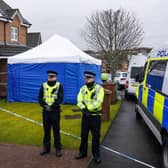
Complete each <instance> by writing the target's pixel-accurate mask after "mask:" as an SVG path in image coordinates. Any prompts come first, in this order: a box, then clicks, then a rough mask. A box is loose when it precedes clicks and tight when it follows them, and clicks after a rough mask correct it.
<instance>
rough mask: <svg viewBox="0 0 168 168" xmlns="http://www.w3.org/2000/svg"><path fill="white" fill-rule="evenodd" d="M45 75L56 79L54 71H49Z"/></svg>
mask: <svg viewBox="0 0 168 168" xmlns="http://www.w3.org/2000/svg"><path fill="white" fill-rule="evenodd" d="M47 74H48V76H51V77H56V76H57V74H58V73H57V72H56V71H51V70H49V71H47Z"/></svg>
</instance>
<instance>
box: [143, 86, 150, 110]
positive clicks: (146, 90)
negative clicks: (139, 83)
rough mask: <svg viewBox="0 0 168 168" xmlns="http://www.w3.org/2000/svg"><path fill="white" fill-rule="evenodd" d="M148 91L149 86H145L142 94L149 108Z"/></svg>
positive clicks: (144, 102)
mask: <svg viewBox="0 0 168 168" xmlns="http://www.w3.org/2000/svg"><path fill="white" fill-rule="evenodd" d="M148 91H149V89H148V88H147V87H145V88H144V87H143V94H142V103H143V105H144V106H145V107H146V108H147V107H148Z"/></svg>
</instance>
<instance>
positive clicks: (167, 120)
mask: <svg viewBox="0 0 168 168" xmlns="http://www.w3.org/2000/svg"><path fill="white" fill-rule="evenodd" d="M162 126H163V127H164V128H166V129H168V97H166V98H165V101H164V109H163V121H162Z"/></svg>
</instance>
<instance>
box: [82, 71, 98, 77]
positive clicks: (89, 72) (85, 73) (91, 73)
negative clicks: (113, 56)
mask: <svg viewBox="0 0 168 168" xmlns="http://www.w3.org/2000/svg"><path fill="white" fill-rule="evenodd" d="M84 75H85V76H86V77H92V78H94V77H95V76H96V74H95V73H94V72H91V71H85V72H84Z"/></svg>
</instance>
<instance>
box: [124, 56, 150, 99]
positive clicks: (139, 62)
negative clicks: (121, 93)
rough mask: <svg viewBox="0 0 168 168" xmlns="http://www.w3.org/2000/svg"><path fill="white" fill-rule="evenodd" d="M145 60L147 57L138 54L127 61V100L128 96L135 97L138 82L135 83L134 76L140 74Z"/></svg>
mask: <svg viewBox="0 0 168 168" xmlns="http://www.w3.org/2000/svg"><path fill="white" fill-rule="evenodd" d="M146 60H147V56H145V55H142V54H138V55H133V56H132V57H131V59H130V61H129V66H128V76H127V80H126V83H125V98H126V99H129V96H130V95H134V96H135V92H136V88H137V86H138V84H139V83H138V82H136V81H135V77H136V75H137V74H138V73H139V72H141V71H142V70H143V68H144V65H145V62H146Z"/></svg>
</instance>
